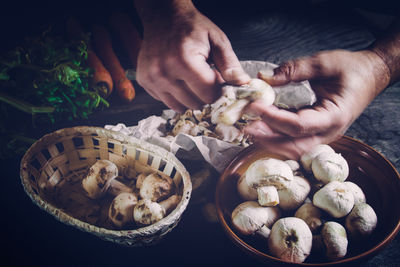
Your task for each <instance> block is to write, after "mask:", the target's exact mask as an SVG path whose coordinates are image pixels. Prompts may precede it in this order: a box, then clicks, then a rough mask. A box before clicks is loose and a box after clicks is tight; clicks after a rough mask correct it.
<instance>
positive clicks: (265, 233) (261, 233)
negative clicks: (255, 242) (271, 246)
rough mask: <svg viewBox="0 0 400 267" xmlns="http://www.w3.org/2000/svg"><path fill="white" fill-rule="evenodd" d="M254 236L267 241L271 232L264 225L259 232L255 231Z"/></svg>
mask: <svg viewBox="0 0 400 267" xmlns="http://www.w3.org/2000/svg"><path fill="white" fill-rule="evenodd" d="M256 234H257V235H259V236H261V237H263V238H265V239H268V238H269V235H270V234H271V230H270V229H269V228H268V227H267V226H265V225H264V226H263V227H261V228H260V229H259V230H257V231H256Z"/></svg>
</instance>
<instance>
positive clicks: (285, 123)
mask: <svg viewBox="0 0 400 267" xmlns="http://www.w3.org/2000/svg"><path fill="white" fill-rule="evenodd" d="M324 102H325V103H322V106H317V107H315V108H313V109H311V108H309V109H303V110H300V111H299V112H297V113H295V112H291V111H287V110H284V109H279V108H277V107H275V106H268V107H266V106H265V105H264V104H263V103H261V102H259V101H256V102H253V103H251V104H250V105H249V107H248V109H249V110H251V112H252V113H256V114H260V116H261V118H262V119H263V121H264V122H266V123H267V124H268V126H269V127H271V129H273V130H274V131H276V132H280V133H283V134H286V135H289V136H292V137H302V136H310V135H315V134H321V133H324V132H328V131H331V130H332V129H333V128H336V127H339V125H340V124H341V123H343V121H344V120H345V119H346V118H345V117H343V116H341V115H340V114H341V112H340V110H339V109H338V107H337V106H336V105H334V104H333V103H331V102H329V101H324Z"/></svg>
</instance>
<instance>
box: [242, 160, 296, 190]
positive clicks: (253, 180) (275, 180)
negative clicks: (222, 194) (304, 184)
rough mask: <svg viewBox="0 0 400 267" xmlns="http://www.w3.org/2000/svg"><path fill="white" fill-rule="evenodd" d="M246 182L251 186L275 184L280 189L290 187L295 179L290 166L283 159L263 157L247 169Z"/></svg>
mask: <svg viewBox="0 0 400 267" xmlns="http://www.w3.org/2000/svg"><path fill="white" fill-rule="evenodd" d="M245 175H246V182H247V184H248V185H249V186H251V187H253V188H257V187H259V186H266V185H273V186H275V187H276V188H277V189H278V190H279V189H281V188H286V187H288V185H289V183H290V181H292V180H293V172H292V169H290V166H289V165H288V164H287V163H286V162H284V161H283V160H279V159H274V158H263V159H259V160H257V161H255V162H253V163H252V164H251V165H250V166H249V168H248V169H247V170H246V173H245Z"/></svg>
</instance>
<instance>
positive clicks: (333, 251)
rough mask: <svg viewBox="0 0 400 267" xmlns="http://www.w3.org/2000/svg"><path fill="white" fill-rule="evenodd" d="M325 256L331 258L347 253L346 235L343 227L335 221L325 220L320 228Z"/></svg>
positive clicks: (338, 257) (340, 256)
mask: <svg viewBox="0 0 400 267" xmlns="http://www.w3.org/2000/svg"><path fill="white" fill-rule="evenodd" d="M321 236H322V241H323V242H324V244H325V248H326V256H327V257H328V258H329V259H331V260H336V259H340V258H343V257H344V256H346V253H347V245H348V241H347V235H346V230H345V229H344V227H343V226H342V225H341V224H340V223H337V222H326V223H324V226H323V227H322V230H321Z"/></svg>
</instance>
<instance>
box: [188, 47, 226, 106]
mask: <svg viewBox="0 0 400 267" xmlns="http://www.w3.org/2000/svg"><path fill="white" fill-rule="evenodd" d="M183 64H184V65H183V66H182V67H183V68H182V72H181V73H180V77H184V81H185V84H186V86H187V89H188V90H190V91H191V92H192V94H193V95H195V96H196V97H197V98H198V99H199V100H201V102H203V104H204V103H207V104H209V103H212V102H214V101H215V100H216V99H217V98H218V97H219V96H220V95H221V91H220V84H221V82H220V78H219V77H218V75H217V73H216V70H214V69H212V68H211V66H210V65H209V64H208V63H207V62H206V60H205V58H204V57H203V56H201V55H198V56H196V57H195V58H193V56H191V57H189V56H188V57H185V58H184V62H183Z"/></svg>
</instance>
